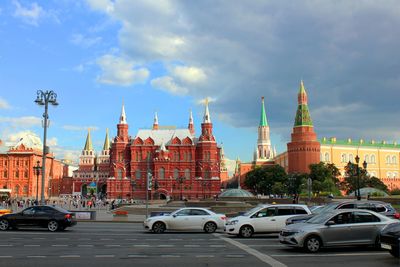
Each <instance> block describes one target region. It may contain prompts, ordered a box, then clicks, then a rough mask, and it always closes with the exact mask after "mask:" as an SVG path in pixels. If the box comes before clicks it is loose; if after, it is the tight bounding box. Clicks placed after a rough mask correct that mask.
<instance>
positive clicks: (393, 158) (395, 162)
mask: <svg viewBox="0 0 400 267" xmlns="http://www.w3.org/2000/svg"><path fill="white" fill-rule="evenodd" d="M392 164H397V158H396V156H392Z"/></svg>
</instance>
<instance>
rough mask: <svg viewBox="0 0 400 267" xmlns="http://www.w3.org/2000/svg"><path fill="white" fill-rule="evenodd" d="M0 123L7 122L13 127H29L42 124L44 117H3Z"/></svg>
mask: <svg viewBox="0 0 400 267" xmlns="http://www.w3.org/2000/svg"><path fill="white" fill-rule="evenodd" d="M0 123H7V124H10V125H11V126H13V127H24V128H29V127H33V126H40V125H41V124H42V119H41V118H38V117H34V116H26V117H19V118H11V117H1V118H0Z"/></svg>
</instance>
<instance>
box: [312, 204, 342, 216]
mask: <svg viewBox="0 0 400 267" xmlns="http://www.w3.org/2000/svg"><path fill="white" fill-rule="evenodd" d="M337 206H338V203H330V204H328V205H326V206H322V207H321V208H318V209H316V210H313V211H312V213H314V214H324V213H326V212H330V211H332V210H334V209H336V207H337Z"/></svg>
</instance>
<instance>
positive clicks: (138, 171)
mask: <svg viewBox="0 0 400 267" xmlns="http://www.w3.org/2000/svg"><path fill="white" fill-rule="evenodd" d="M141 177H142V172H141V171H140V170H136V179H137V180H139V179H140V178H141Z"/></svg>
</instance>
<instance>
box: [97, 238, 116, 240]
mask: <svg viewBox="0 0 400 267" xmlns="http://www.w3.org/2000/svg"><path fill="white" fill-rule="evenodd" d="M100 240H114V239H113V238H100Z"/></svg>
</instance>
